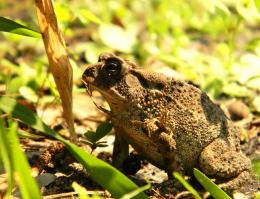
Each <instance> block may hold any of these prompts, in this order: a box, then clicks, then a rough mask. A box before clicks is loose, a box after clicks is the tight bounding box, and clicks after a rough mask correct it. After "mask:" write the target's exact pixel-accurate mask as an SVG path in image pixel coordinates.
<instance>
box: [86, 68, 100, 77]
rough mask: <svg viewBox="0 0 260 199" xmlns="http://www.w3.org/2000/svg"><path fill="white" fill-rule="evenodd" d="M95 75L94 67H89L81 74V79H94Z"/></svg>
mask: <svg viewBox="0 0 260 199" xmlns="http://www.w3.org/2000/svg"><path fill="white" fill-rule="evenodd" d="M96 74H97V72H96V68H95V67H90V68H87V69H86V70H85V72H84V73H83V75H82V76H83V77H94V78H95V77H96Z"/></svg>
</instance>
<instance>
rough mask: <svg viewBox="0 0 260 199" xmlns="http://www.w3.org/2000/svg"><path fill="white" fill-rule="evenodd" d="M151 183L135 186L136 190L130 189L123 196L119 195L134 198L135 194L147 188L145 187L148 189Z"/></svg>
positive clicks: (128, 198)
mask: <svg viewBox="0 0 260 199" xmlns="http://www.w3.org/2000/svg"><path fill="white" fill-rule="evenodd" d="M150 187H151V185H150V184H147V185H144V186H142V187H139V188H137V189H136V190H134V191H131V192H130V193H128V194H125V195H124V196H123V197H121V198H120V199H131V198H134V197H135V196H136V195H138V194H139V193H141V192H143V191H145V190H147V189H150Z"/></svg>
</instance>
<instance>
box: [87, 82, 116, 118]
mask: <svg viewBox="0 0 260 199" xmlns="http://www.w3.org/2000/svg"><path fill="white" fill-rule="evenodd" d="M82 82H83V84H84V85H85V86H86V92H87V94H88V95H89V96H90V98H91V100H92V102H93V103H94V104H95V106H96V107H97V108H98V109H99V110H101V111H102V112H104V113H105V114H107V115H109V116H110V115H111V111H110V110H107V109H105V108H104V107H102V106H99V105H97V103H96V102H95V101H94V100H93V98H92V91H93V88H94V89H96V90H98V91H99V89H97V88H96V87H95V86H93V85H92V84H91V83H89V81H87V79H86V78H83V79H82Z"/></svg>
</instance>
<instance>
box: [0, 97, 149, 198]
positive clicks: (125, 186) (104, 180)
mask: <svg viewBox="0 0 260 199" xmlns="http://www.w3.org/2000/svg"><path fill="white" fill-rule="evenodd" d="M0 109H2V110H3V111H4V112H6V113H8V114H10V115H11V116H13V117H15V118H18V119H20V120H21V121H23V122H24V123H26V124H27V125H29V126H31V127H32V128H34V129H36V130H39V131H41V132H43V133H45V134H47V135H50V136H52V137H54V138H56V139H57V140H59V141H60V142H62V143H63V144H64V145H65V146H66V148H67V149H68V151H69V152H70V153H71V154H72V155H73V156H74V157H75V158H76V159H77V160H78V161H79V162H80V163H81V164H82V165H83V166H84V167H85V168H86V170H87V171H88V172H89V174H90V175H91V177H92V178H93V179H94V180H95V181H96V182H97V183H99V184H100V185H101V186H102V187H104V188H105V189H107V190H108V191H109V192H110V193H111V194H112V195H113V196H114V197H115V198H120V197H122V196H123V195H125V194H127V193H129V192H131V191H134V190H136V189H137V188H138V186H137V185H136V184H134V183H133V182H132V181H131V180H130V179H129V178H127V177H126V176H125V175H124V174H123V173H121V172H120V171H118V170H117V169H115V168H114V167H112V166H111V165H109V164H108V163H106V162H103V161H102V160H99V159H97V158H96V157H94V156H92V155H90V154H89V153H87V152H86V151H84V150H83V149H81V148H79V147H77V146H76V145H74V144H72V143H71V142H69V141H68V140H66V139H64V138H63V137H61V136H60V135H59V134H57V133H56V132H55V131H53V130H52V129H51V128H49V127H48V126H47V125H46V124H44V123H43V122H42V121H41V120H40V118H39V117H38V116H37V115H36V114H34V113H33V112H32V111H31V110H30V109H28V108H27V107H24V106H22V105H21V104H19V103H17V102H16V101H15V100H14V99H12V98H9V97H1V98H0ZM133 198H134V199H148V197H147V196H146V195H145V194H144V193H143V192H141V193H139V194H138V195H137V196H135V197H133Z"/></svg>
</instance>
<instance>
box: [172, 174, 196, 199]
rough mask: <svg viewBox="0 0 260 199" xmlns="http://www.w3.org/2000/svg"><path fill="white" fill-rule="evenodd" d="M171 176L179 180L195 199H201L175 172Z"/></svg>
mask: <svg viewBox="0 0 260 199" xmlns="http://www.w3.org/2000/svg"><path fill="white" fill-rule="evenodd" d="M173 176H174V177H175V178H176V179H177V180H179V182H180V183H181V184H182V185H183V186H184V187H185V188H186V189H187V190H188V191H189V192H190V193H192V194H193V195H194V197H195V198H196V199H201V197H200V195H199V193H198V192H197V191H196V190H195V189H194V188H193V187H192V186H191V185H190V184H189V183H188V182H187V181H186V180H185V179H184V178H183V177H182V176H181V175H180V174H179V173H177V172H173Z"/></svg>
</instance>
